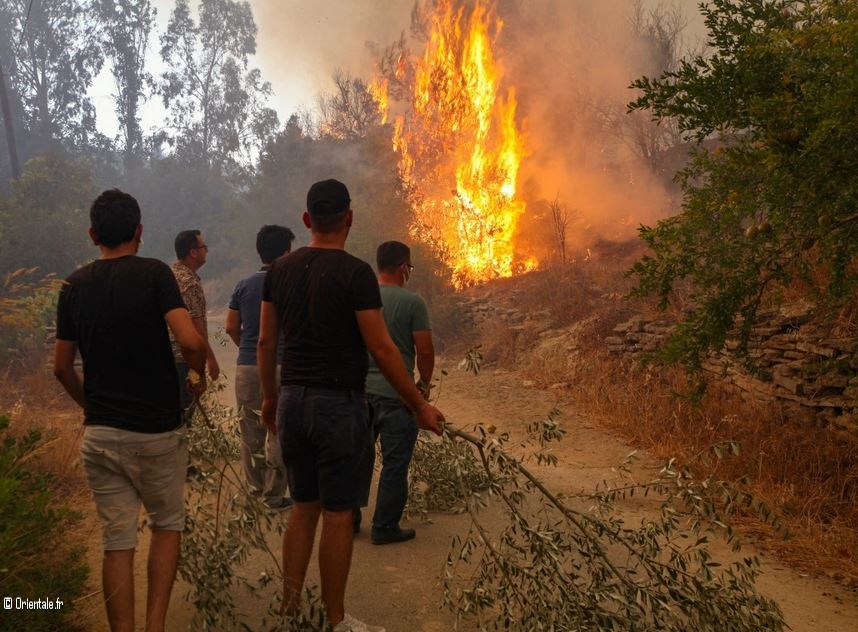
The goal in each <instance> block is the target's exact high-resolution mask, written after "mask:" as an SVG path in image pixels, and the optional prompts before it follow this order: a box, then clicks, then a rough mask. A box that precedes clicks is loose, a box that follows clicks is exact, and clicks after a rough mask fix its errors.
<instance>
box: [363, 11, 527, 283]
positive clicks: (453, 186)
mask: <svg viewBox="0 0 858 632" xmlns="http://www.w3.org/2000/svg"><path fill="white" fill-rule="evenodd" d="M456 4H458V3H457V0H438V2H437V3H436V8H435V11H434V12H433V14H432V15H431V16H429V19H428V21H427V27H428V40H427V43H426V47H425V49H424V52H423V55H422V57H421V58H419V59H417V60H415V62H414V67H413V75H412V76H413V80H412V81H411V83H412V84H413V85H411V86H407V87H408V89H409V94H408V100H409V101H410V103H409V104H408V105H409V106H410V107H408V111H407V113H406V114H405V115H403V116H399V117H397V118H396V119H395V120H394V123H393V124H394V148H395V150H396V151H397V152H398V153H399V154H400V160H399V170H400V175H401V176H402V179H403V181H404V183H405V185H406V190H407V191H408V194H409V198H410V201H411V204H412V207H413V211H414V220H413V222H412V225H411V232H412V235H413V236H415V237H417V238H418V239H421V240H423V241H425V242H428V243H429V244H431V245H432V246H433V247H434V248H435V250H436V252H437V253H438V255H439V256H440V257H441V258H442V259H443V260H444V262H445V263H446V264H447V265H448V266H449V267H450V269H451V270H452V275H453V277H452V281H453V283H454V285H456V286H457V287H462V286H465V285H470V284H473V283H478V282H481V281H485V280H488V279H492V278H497V277H507V276H511V275H512V274H514V273H516V272H518V271H520V270H523V269H526V268H530V267H533V266H534V265H535V264H536V262H535V260H532V259H527V260H525V259H522V258H518V257H516V253H515V249H514V245H515V240H514V237H515V232H516V226H517V224H518V221H519V219H520V218H521V216H522V214H523V213H524V210H525V205H524V202H523V201H522V200H520V199H518V198H516V178H517V176H518V168H519V164H520V162H521V159H522V155H523V153H524V142H523V139H522V134H521V131H520V130H519V128H518V126H517V124H516V117H515V115H516V99H515V93H514V90H513V89H512V88H510V89H509V90H508V91H507V93H506V95H505V97H503V96H501V95H500V92H501V90H500V79H501V72H500V69H499V66H498V64H497V63H496V61H495V56H494V52H493V50H492V44H493V41H494V40H495V39H496V38H497V35H498V33H499V32H500V29H501V27H502V23H501V21H500V20H499V19H496V18H495V17H494V11H493V8H492V7H490V6H489V5H487V4H486V3H485V2H483V1H482V0H477V1H476V2H475V3H473V7H472V9H471V10H470V11H469V12H467V11H466V9H465V8H464V7H463V6H455V5H456ZM401 70H402V69H401V67H400V68H398V69H397V77H396V78H397V79H402V77H401V76H399V75H400V72H399V71H401ZM403 74H404V73H403ZM373 90H374V91H375V94H376V98H377V100H378V102H379V105H380V108H381V109H382V111H383V114H384V115H385V116H387V107H388V105H387V104H388V96H387V82H386V81H385V80H384V79H377V80H376V81H374V82H373Z"/></svg>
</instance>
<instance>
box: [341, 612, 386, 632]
mask: <svg viewBox="0 0 858 632" xmlns="http://www.w3.org/2000/svg"><path fill="white" fill-rule="evenodd" d="M334 632H384V628H381V627H379V626H377V625H367V624H366V623H364V622H363V621H358V620H357V619H355V618H354V617H353V616H352V615H350V614H349V613H348V612H347V613H346V616H345V617H343V620H342V621H340V622H339V623H338V624H337V625H335V626H334Z"/></svg>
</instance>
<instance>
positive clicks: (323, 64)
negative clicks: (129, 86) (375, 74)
mask: <svg viewBox="0 0 858 632" xmlns="http://www.w3.org/2000/svg"><path fill="white" fill-rule="evenodd" d="M152 4H153V6H154V7H155V8H156V9H157V11H158V18H157V19H158V22H157V28H156V30H157V33H155V34H153V35H152V36H151V38H150V39H151V41H150V44H149V49H150V52H149V66H148V70H149V72H150V73H152V74H153V75H155V76H157V75H158V74H160V73H161V72H163V69H164V66H163V63H162V62H161V58H160V55H159V53H158V51H159V49H160V46H161V44H160V40H159V37H160V34H161V33H163V32H164V30H165V29H166V25H167V21H168V20H169V15H170V12H171V10H172V8H173V7H174V6H175V2H174V0H152ZM196 4H197V2H196V0H192V1H191V7H192V8H195V7H196ZM250 4H251V7H252V8H253V13H254V18H255V19H256V24H257V27H258V29H259V33H258V36H257V54H256V55H255V56H254V57H253V58H251V60H250V64H251V66H255V67H257V68H259V69H260V70H261V71H262V76H263V78H264V79H265V80H267V81H269V82H271V84H272V87H273V90H274V96H273V98H272V100H271V102H270V105H271V106H272V107H274V109H275V110H277V113H278V115H279V116H280V121H281V123H282V122H285V120H286V119H287V118H288V117H289V115H290V114H292V113H293V112H295V111H296V110H297V109H298V108H300V107H302V106H303V107H305V108H312V107H313V106H314V104H315V99H316V95H317V94H319V92H320V91H327V90H330V89H331V87H332V84H331V81H330V79H331V75H332V74H333V71H334V70H335V69H336V68H342V69H344V70H347V71H349V72H351V73H352V74H353V75H356V76H363V77H368V76H369V74H370V72H371V70H372V63H373V61H374V59H373V57H372V55H371V54H370V53H369V49H368V48H367V46H366V43H367V42H369V41H373V42H377V43H378V44H380V45H381V46H385V45H387V44H389V43H391V42H392V41H393V40H395V39H396V38H398V37H399V33H400V32H402V31H403V30H407V29H408V25H409V21H410V15H411V8H412V7H413V4H414V3H413V0H250ZM113 89H114V86H113V77H112V75H111V73H110V68H109V67H107V65H105V68H104V69H103V70H102V72H101V74H100V75H99V76H98V77H97V79H96V81H95V83H94V85H93V87H92V89H91V92H90V93H91V95H92V97H93V101H94V103H95V107H96V115H97V124H98V128H99V129H100V130H101V131H102V132H104V133H106V134H107V135H108V136H111V137H112V136H114V135H115V134H116V131H117V123H116V117H115V115H114V113H113V101H112V97H111V93H112V92H113ZM141 113H142V118H143V127H144V129H145V130H149V129H150V128H152V127H154V126H156V125H158V124H160V122H161V121H163V119H164V114H165V112H164V108H163V106H162V105H161V100H160V98H158V97H154V98H152V99H151V100H150V101H149V102H148V103H147V104H146V105H145V106H144V107H143V108H142V110H141Z"/></svg>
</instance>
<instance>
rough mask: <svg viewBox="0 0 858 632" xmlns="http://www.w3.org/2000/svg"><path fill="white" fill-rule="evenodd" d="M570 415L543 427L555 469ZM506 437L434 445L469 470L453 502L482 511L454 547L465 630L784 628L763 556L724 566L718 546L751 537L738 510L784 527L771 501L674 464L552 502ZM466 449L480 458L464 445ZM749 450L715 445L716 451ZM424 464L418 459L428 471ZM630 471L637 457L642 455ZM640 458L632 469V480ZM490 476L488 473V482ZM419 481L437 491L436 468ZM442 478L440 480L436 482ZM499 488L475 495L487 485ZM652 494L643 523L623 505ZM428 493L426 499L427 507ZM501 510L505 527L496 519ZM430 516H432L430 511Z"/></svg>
mask: <svg viewBox="0 0 858 632" xmlns="http://www.w3.org/2000/svg"><path fill="white" fill-rule="evenodd" d="M557 416H558V412H557V411H552V413H551V414H550V415H549V416H548V417H547V418H546V419H544V420H542V421H539V422H536V423H534V424H531V425H530V427H529V428H528V431H529V434H530V436H531V437H532V438H533V439H535V440H536V441H538V444H539V448H538V449H537V450H536V451H535V452H533V451H532V450H531V452H532V455H533V456H535V459H536V461H537V462H538V463H544V464H553V463H554V456H553V455H552V454H551V452H550V446H549V443H550V442H551V441H553V440H555V439H558V438H560V437H561V436H562V435H563V430H562V428H561V427H560V426H559V425H558V423H557ZM509 441H510V437H509V435H507V434H506V433H501V434H495V432H494V431H493V429H491V428H485V427H483V426H477V434H476V435H474V434H470V433H466V432H463V431H461V430H457V429H454V428H452V427H448V429H447V433H446V434H445V437H444V439H443V441H442V442H440V443H438V442H436V443H432V444H425V443H421V444H420V447H419V448H418V449H419V450H423V449H427V448H428V449H430V450H432V451H434V453H435V456H436V457H438V456H441V455H443V456H442V457H441V458H442V459H443V460H444V461H445V462H446V465H445V470H444V471H443V472H442V474H444V473H449V472H461V473H464V474H465V475H464V476H459V477H458V478H457V479H456V480H457V483H458V489H455V490H452V489H451V482H450V481H449V480H447V478H446V477H445V478H444V481H443V482H444V485H445V490H446V492H447V493H446V495H445V496H444V498H445V501H446V503H447V505H449V504H450V503H451V502H452V500H453V498H455V499H458V500H459V502H460V506H461V507H462V508H463V509H464V510H466V511H468V512H469V514H470V515H471V518H472V522H471V528H470V530H469V532H468V533H467V534H466V535H464V536H463V537H457V538H455V540H454V541H453V543H452V544H451V548H450V551H449V554H448V558H447V566H446V573H445V578H444V581H445V589H444V602H445V604H446V606H447V607H449V608H450V609H451V610H452V611H453V612H454V613H455V614H456V616H457V625H462V624H465V625H466V627H467V626H468V625H470V623H469V622H474V621H475V622H476V623H477V624H478V626H479V628H480V629H486V630H582V629H586V630H594V631H596V630H629V631H632V630H635V631H637V630H660V631H662V630H668V631H676V632H679V631H685V630H711V631H712V632H715V631H718V632H721V631H724V630H732V631H737V632H738V631H747V632H751V631H757V630H762V629H764V630H782V629H783V628H784V622H783V619H782V615H781V613H780V610H779V609H778V606H777V605H776V604H775V603H774V602H773V601H771V600H770V599H768V598H766V597H763V596H761V595H760V594H758V593H757V591H756V588H755V585H754V583H755V579H756V577H757V575H758V572H759V562H758V560H757V558H756V557H755V556H753V555H749V556H744V557H742V558H741V559H739V560H738V561H734V562H730V563H726V564H725V565H722V564H721V563H720V562H718V561H717V560H716V559H715V558H714V557H713V553H712V551H711V548H710V538H723V539H724V540H725V541H726V542H727V543H729V544H730V545H731V546H732V547H733V550H734V551H738V550H739V541H738V539H737V537H736V535H735V534H734V533H733V531H732V529H731V527H730V526H729V525H728V524H727V518H728V516H729V515H730V514H731V513H733V512H734V511H736V510H739V509H742V510H747V509H751V510H753V511H754V512H755V513H756V514H757V515H758V516H760V517H761V518H763V519H765V520H767V521H768V522H770V523H773V524H774V525H775V526H777V525H778V522H777V519H776V518H775V517H774V516H773V515H772V514H771V513H770V512H769V511H768V510H767V509H766V508H765V507H764V506H762V505H761V504H760V503H759V502H758V501H757V500H755V499H753V498H752V497H751V496H750V495H748V494H747V493H746V492H744V491H743V490H741V489H738V488H736V487H734V486H731V485H729V484H727V483H725V482H723V481H718V480H714V479H712V478H706V479H703V480H696V479H695V477H694V475H693V474H692V472H691V470H690V469H689V468H685V467H683V468H680V467H677V465H676V464H675V463H674V462H672V461H671V462H668V463H667V464H665V465H664V467H663V468H662V469H661V471H660V472H659V473H658V475H657V476H656V477H655V478H654V479H653V480H651V481H648V482H644V483H636V482H634V481H632V480H631V479H630V478H629V481H628V482H625V483H623V484H622V485H620V486H613V485H608V484H607V483H606V484H604V486H603V487H602V488H600V489H597V490H596V491H593V492H580V493H576V494H570V495H565V496H561V495H558V494H555V493H552V492H551V491H550V490H549V489H548V488H546V487H545V485H543V483H541V482H540V481H539V480H538V479H537V478H536V477H535V476H534V475H533V474H532V473H531V472H530V471H529V470H528V469H527V468H526V467H525V465H524V463H523V460H521V459H519V458H516V457H513V456H512V455H511V454H510V450H509V449H508V448H509V446H508V443H509ZM463 446H466V447H467V449H464V450H463ZM724 449H730V450H733V451H735V450H737V449H738V448H737V446H735V445H728V446H715V447H713V449H712V450H713V452H714V455H715V456H716V457H717V458H720V456H721V453H722V450H724ZM419 462H421V461H418V463H419ZM629 462H630V459H629ZM629 462H627V463H624V464H623V465H622V466H621V468H620V469H621V471H625V472H628V471H629V470H628V466H629ZM476 470H480V474H479V476H477V474H476ZM415 474H416V476H415V478H418V479H420V480H417V481H415V482H414V484H416V485H417V486H424V487H430V488H431V486H432V485H433V482H432V481H433V474H432V473H431V472H429V471H428V470H418V471H417V472H415ZM427 475H428V476H427ZM480 479H482V480H484V481H487V485H483V486H482V488H481V489H480V490H474V489H473V487H471V483H473V482H474V481H475V480H480ZM634 496H639V497H646V496H652V497H653V499H654V500H653V503H657V506H658V507H659V511H657V515H656V516H655V517H652V518H644V519H642V520H641V522H640V524H639V525H630V524H627V522H626V521H625V520H624V519H623V518H622V517H621V515H620V510H619V508H618V507H617V502H618V501H621V500H624V499H630V498H632V497H634ZM425 497H426V496H425V495H424V497H423V498H425ZM489 506H492V507H495V508H497V507H499V508H500V511H501V512H502V518H501V520H500V524H501V526H500V527H499V528H496V529H493V528H492V527H491V526H489V524H490V522H489V521H488V520H487V519H486V517H485V516H486V514H485V512H484V510H485V509H486V508H487V507H489ZM429 508H430V507H424V509H429Z"/></svg>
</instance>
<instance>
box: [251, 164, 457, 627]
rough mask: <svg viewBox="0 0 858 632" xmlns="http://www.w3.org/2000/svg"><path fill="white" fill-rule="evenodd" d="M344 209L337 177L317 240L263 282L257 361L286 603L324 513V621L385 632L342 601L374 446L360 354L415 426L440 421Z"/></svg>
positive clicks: (315, 226) (311, 201)
mask: <svg viewBox="0 0 858 632" xmlns="http://www.w3.org/2000/svg"><path fill="white" fill-rule="evenodd" d="M350 203H351V200H350V198H349V193H348V189H347V188H346V186H345V185H344V184H343V183H342V182H338V181H337V180H324V181H321V182H317V183H315V184H314V185H313V186H312V187H310V190H309V192H308V193H307V211H306V212H305V213H304V216H303V221H304V225H305V226H307V228H309V229H310V232H311V235H312V238H311V240H310V243H309V244H308V245H307V247H305V248H299V249H298V250H296V251H294V252H292V253H290V254H288V255H286V256H285V257H282V258H281V259H279V260H278V261H277V262H276V263H275V264H274V265H273V266H272V267H271V270H270V271H269V272H268V275H267V276H266V279H265V286H264V290H263V294H262V310H261V317H260V332H259V343H258V356H257V362H258V364H259V374H260V381H261V383H262V393H263V400H262V419H263V422H264V423H265V424H266V425H267V426H268V427H269V429H271V431H272V432H277V434H278V436H279V437H280V445H281V447H282V449H283V458H284V461H285V463H286V468H287V472H288V476H289V486H290V488H291V490H292V498H293V500H294V501H295V505H294V509H293V510H292V514H291V515H290V517H289V522H288V525H287V528H286V531H285V533H284V534H283V576H284V608H285V610H286V612H292V611H295V610H296V609H297V608H298V606H299V602H300V596H301V590H302V588H303V585H304V578H305V575H306V571H307V566H308V564H309V561H310V555H311V554H312V551H313V541H314V539H315V534H316V527H317V524H318V521H319V516H320V515H321V516H322V534H321V540H320V543H319V574H320V576H321V580H322V602H323V604H324V606H325V609H326V611H327V614H328V620H329V622H330V624H331V625H332V626H334V630H335V632H362V631H365V630H376V631H378V630H381V631H382V632H383V628H378V627H371V626H367V625H365V624H364V623H361V622H360V621H358V620H357V619H355V618H354V617H352V616H351V615H348V614H346V612H345V605H344V603H345V589H346V583H347V580H348V574H349V567H350V566H351V554H352V543H353V538H352V535H353V534H352V516H353V511H354V510H355V509H356V508H357V507H358V505H359V496H360V489H359V480H360V476H359V472H360V465H361V461H362V458H363V457H364V452H365V451H366V450H370V449H372V439H371V434H370V429H369V423H368V419H367V409H366V398H365V395H364V386H365V382H366V374H367V363H368V361H367V351H369V353H370V354H372V357H373V358H374V359H375V361H376V364H377V365H378V367H379V369H380V371H381V373H382V375H384V377H385V378H386V379H387V381H388V382H389V383H390V385H391V386H393V388H394V389H395V390H396V392H397V393H398V394H399V396H400V397H401V398H402V399H403V401H404V402H405V403H406V404H407V405H408V406H409V407H410V408H411V409H412V411H413V412H414V415H415V418H416V419H417V423H418V426H419V427H420V428H422V429H425V430H431V431H432V432H435V433H436V434H441V423H442V422H443V420H444V417H443V415H442V414H441V412H440V411H439V410H438V409H437V408H435V407H434V406H432V405H431V404H429V403H428V402H427V401H426V400H425V399H424V398H423V395H422V394H421V393H420V391H419V390H418V388H417V386H416V385H415V384H414V380H413V378H412V376H411V375H409V374H408V371H407V370H406V368H405V365H404V364H403V362H402V357H401V355H400V353H399V350H398V349H397V347H396V345H395V344H394V343H393V340H391V338H390V335H389V334H388V332H387V328H386V327H385V324H384V318H383V316H382V313H381V295H380V292H379V289H378V282H377V281H376V278H375V275H374V273H373V271H372V268H371V267H370V266H369V264H367V263H366V262H364V261H361V260H360V259H357V258H355V257H353V256H352V255H350V254H348V253H347V252H345V250H344V247H345V243H346V239H347V237H348V234H349V229H350V228H351V225H352V220H353V213H352V210H351V206H350ZM281 333H282V334H283V337H284V340H285V348H284V352H283V364H282V371H281V388H280V394H279V400H278V394H277V384H276V381H275V365H276V350H277V341H278V337H279V336H280V334H281ZM275 412H276V424H275Z"/></svg>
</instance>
